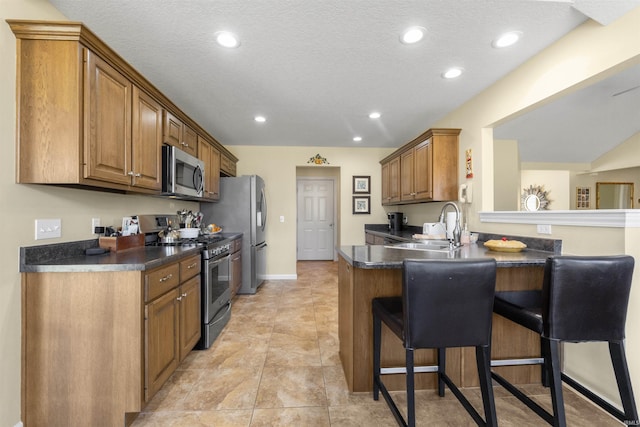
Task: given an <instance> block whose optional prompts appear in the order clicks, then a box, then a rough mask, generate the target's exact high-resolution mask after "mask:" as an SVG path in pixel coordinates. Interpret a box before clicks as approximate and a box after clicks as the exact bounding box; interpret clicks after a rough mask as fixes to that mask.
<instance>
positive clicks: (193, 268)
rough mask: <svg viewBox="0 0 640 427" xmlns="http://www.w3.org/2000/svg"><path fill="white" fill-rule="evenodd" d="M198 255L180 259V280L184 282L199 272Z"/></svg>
mask: <svg viewBox="0 0 640 427" xmlns="http://www.w3.org/2000/svg"><path fill="white" fill-rule="evenodd" d="M200 270H201V267H200V255H195V256H192V257H191V258H187V259H185V260H184V261H180V281H181V282H184V281H185V280H187V279H190V278H192V277H193V276H195V275H198V274H200Z"/></svg>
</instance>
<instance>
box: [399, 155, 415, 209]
mask: <svg viewBox="0 0 640 427" xmlns="http://www.w3.org/2000/svg"><path fill="white" fill-rule="evenodd" d="M414 157H415V156H414V151H413V149H411V150H408V151H405V152H404V153H402V154H401V155H400V176H401V178H400V200H402V201H403V202H404V201H410V200H414V199H415V196H416V193H415V191H414V185H413V179H414V175H413V174H414V165H413V161H414Z"/></svg>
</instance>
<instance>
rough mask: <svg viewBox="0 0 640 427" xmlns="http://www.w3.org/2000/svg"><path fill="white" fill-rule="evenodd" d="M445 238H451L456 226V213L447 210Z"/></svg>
mask: <svg viewBox="0 0 640 427" xmlns="http://www.w3.org/2000/svg"><path fill="white" fill-rule="evenodd" d="M446 224H447V239H453V230H454V229H455V228H456V213H455V212H447V222H446Z"/></svg>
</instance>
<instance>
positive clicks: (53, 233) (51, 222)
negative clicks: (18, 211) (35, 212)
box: [36, 218, 62, 240]
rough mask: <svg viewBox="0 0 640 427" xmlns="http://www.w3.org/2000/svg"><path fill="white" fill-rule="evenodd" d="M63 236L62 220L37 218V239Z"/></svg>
mask: <svg viewBox="0 0 640 427" xmlns="http://www.w3.org/2000/svg"><path fill="white" fill-rule="evenodd" d="M61 236H62V220H60V219H59V218H57V219H36V240H42V239H55V238H56V237H61Z"/></svg>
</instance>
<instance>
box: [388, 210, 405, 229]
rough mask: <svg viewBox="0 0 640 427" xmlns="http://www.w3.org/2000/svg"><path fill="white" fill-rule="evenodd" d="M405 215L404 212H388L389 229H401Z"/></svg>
mask: <svg viewBox="0 0 640 427" xmlns="http://www.w3.org/2000/svg"><path fill="white" fill-rule="evenodd" d="M403 218H404V215H403V214H402V212H388V213H387V219H388V220H389V230H390V231H391V232H395V231H400V230H401V229H402V220H403Z"/></svg>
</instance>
